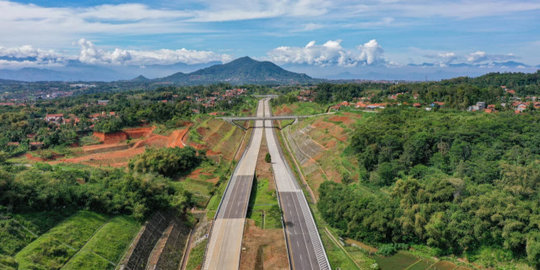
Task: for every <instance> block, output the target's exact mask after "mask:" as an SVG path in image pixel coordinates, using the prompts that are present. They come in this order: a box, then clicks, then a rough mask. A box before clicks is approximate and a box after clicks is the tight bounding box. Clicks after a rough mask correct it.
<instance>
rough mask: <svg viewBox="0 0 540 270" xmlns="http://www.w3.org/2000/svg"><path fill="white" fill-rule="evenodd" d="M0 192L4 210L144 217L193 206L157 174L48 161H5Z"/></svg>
mask: <svg viewBox="0 0 540 270" xmlns="http://www.w3.org/2000/svg"><path fill="white" fill-rule="evenodd" d="M0 190H1V191H2V192H0V210H2V211H0V212H4V211H8V212H14V213H18V212H25V211H45V210H48V211H50V210H54V209H57V210H59V211H64V210H62V209H66V208H67V209H89V210H92V211H96V212H100V213H105V214H111V215H119V214H126V215H133V216H134V217H136V218H137V219H139V220H144V219H145V218H146V217H147V216H148V215H149V214H151V213H153V212H155V211H156V210H160V209H162V210H168V209H174V210H176V211H177V212H178V213H179V214H180V215H183V214H184V213H185V209H186V208H187V207H188V206H190V205H191V204H192V202H191V195H190V194H189V193H188V192H186V191H184V190H182V189H181V188H179V187H177V186H173V185H172V183H171V181H170V180H168V179H167V178H165V177H162V176H159V175H157V174H135V173H129V172H125V171H123V170H120V169H96V168H88V167H82V166H81V167H77V166H68V167H66V166H60V165H57V166H51V165H48V164H44V163H43V164H41V163H38V164H36V165H35V166H32V167H30V168H26V167H23V166H14V165H9V164H8V165H3V166H2V168H0Z"/></svg>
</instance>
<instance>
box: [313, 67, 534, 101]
mask: <svg viewBox="0 0 540 270" xmlns="http://www.w3.org/2000/svg"><path fill="white" fill-rule="evenodd" d="M501 86H506V88H507V89H511V90H515V91H516V94H517V95H518V96H521V97H524V96H528V95H533V96H534V95H536V96H539V95H540V71H538V72H536V73H490V74H486V75H484V76H480V77H476V78H469V77H460V78H455V79H450V80H443V81H440V82H416V83H394V84H391V83H369V82H365V83H360V84H357V83H346V84H330V83H321V84H318V85H317V87H316V88H315V89H314V92H315V101H316V102H318V103H322V104H330V103H336V102H342V101H353V99H354V98H358V97H362V96H366V97H369V98H370V99H371V101H372V102H382V101H385V99H386V98H387V96H388V95H391V94H397V93H405V94H404V95H401V96H399V98H398V100H397V101H399V102H409V103H412V102H421V103H427V104H429V103H431V102H434V101H439V102H445V103H446V105H445V107H448V108H454V109H466V108H467V107H468V106H470V105H473V104H475V103H476V102H478V101H484V102H486V103H488V104H489V103H503V102H506V103H508V102H509V101H510V100H511V98H512V95H511V94H508V93H505V92H504V90H503V89H502V88H501ZM414 96H416V99H415V98H414Z"/></svg>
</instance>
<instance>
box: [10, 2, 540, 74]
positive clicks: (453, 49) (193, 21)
mask: <svg viewBox="0 0 540 270" xmlns="http://www.w3.org/2000/svg"><path fill="white" fill-rule="evenodd" d="M0 11H1V13H2V15H1V16H0V69H17V68H22V67H40V68H47V67H58V66H65V65H66V63H67V62H68V61H71V60H75V61H80V62H82V63H86V64H94V65H104V66H107V65H113V66H122V65H129V66H148V65H171V64H176V63H185V64H204V63H213V62H216V61H217V62H228V61H231V60H233V59H235V58H238V57H242V56H250V57H252V58H255V59H258V60H269V61H273V62H275V63H277V64H279V65H282V66H285V67H288V68H290V69H292V70H301V71H305V72H306V73H308V74H314V75H318V76H324V74H325V73H332V74H337V73H338V72H341V73H349V74H362V72H366V71H368V70H372V71H373V72H379V73H381V72H384V71H385V69H393V70H395V69H399V68H403V67H411V66H413V65H414V66H419V65H420V66H424V67H431V68H433V67H436V68H437V69H438V70H443V71H444V70H445V69H449V70H450V69H456V67H457V66H460V65H462V64H466V65H468V66H469V68H475V69H478V70H479V72H481V71H482V69H486V70H488V69H489V70H492V69H494V66H495V65H497V63H501V62H507V61H514V62H518V63H522V64H523V65H515V66H514V67H513V69H517V70H519V69H520V68H521V69H523V68H524V67H529V66H530V67H533V69H534V68H536V66H538V65H539V64H540V1H538V0H496V1H486V0H454V1H441V0H430V1H425V0H407V1H405V0H403V1H401V0H365V1H347V0H298V1H292V0H200V1H195V0H187V1H178V0H169V1H159V0H157V1H122V0H114V1H105V0H94V1H90V0H80V1H62V0H41V1H2V0H0ZM530 67H529V69H528V70H531V68H530Z"/></svg>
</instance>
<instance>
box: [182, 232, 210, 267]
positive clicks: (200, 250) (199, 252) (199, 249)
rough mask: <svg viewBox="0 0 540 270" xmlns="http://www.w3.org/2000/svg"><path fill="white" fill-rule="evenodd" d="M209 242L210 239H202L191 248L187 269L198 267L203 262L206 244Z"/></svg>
mask: <svg viewBox="0 0 540 270" xmlns="http://www.w3.org/2000/svg"><path fill="white" fill-rule="evenodd" d="M207 244H208V239H206V240H203V241H201V242H200V243H199V244H197V246H195V247H194V248H192V249H191V252H190V253H189V260H188V263H187V265H186V269H187V270H195V269H198V268H199V267H200V266H201V265H202V264H203V259H204V252H205V250H206V245H207Z"/></svg>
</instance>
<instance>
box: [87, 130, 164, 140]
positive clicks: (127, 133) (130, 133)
mask: <svg viewBox="0 0 540 270" xmlns="http://www.w3.org/2000/svg"><path fill="white" fill-rule="evenodd" d="M154 129H155V127H140V128H129V129H125V130H123V131H119V132H113V133H103V132H97V131H94V136H95V137H97V138H98V139H99V141H101V142H102V143H104V144H115V143H120V142H123V141H125V140H127V139H138V138H141V137H146V136H148V135H150V134H151V133H152V131H153V130H154Z"/></svg>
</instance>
